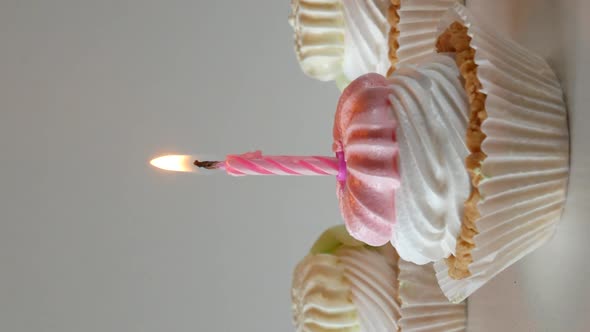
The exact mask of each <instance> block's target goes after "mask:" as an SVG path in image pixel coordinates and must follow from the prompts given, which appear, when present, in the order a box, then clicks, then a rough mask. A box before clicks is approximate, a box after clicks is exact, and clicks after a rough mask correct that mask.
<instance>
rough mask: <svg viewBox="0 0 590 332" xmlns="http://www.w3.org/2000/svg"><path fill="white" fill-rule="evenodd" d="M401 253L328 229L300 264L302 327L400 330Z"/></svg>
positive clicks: (296, 293) (296, 296)
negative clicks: (398, 263) (369, 245)
mask: <svg viewBox="0 0 590 332" xmlns="http://www.w3.org/2000/svg"><path fill="white" fill-rule="evenodd" d="M396 264H397V255H396V254H395V251H393V248H391V247H383V248H373V247H368V246H366V245H364V244H363V243H361V242H359V241H356V240H354V239H352V238H351V237H350V236H349V235H348V234H347V232H346V230H345V229H344V228H343V227H341V226H336V227H333V228H330V229H328V230H327V231H326V232H324V234H322V236H321V237H320V238H319V239H318V241H316V243H315V244H314V246H313V248H312V250H311V251H310V253H309V255H307V256H306V257H305V258H304V259H303V260H302V261H301V262H300V263H299V264H298V265H297V267H296V268H295V271H294V273H293V287H292V292H291V295H292V310H293V323H294V325H295V329H296V331H310V332H312V331H326V330H335V331H363V332H365V331H397V330H398V328H399V326H398V320H399V318H400V307H399V303H398V301H397V298H398V296H397V266H396Z"/></svg>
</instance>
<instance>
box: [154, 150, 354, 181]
mask: <svg viewBox="0 0 590 332" xmlns="http://www.w3.org/2000/svg"><path fill="white" fill-rule="evenodd" d="M150 163H151V164H152V165H153V166H155V167H158V168H160V169H164V170H168V171H176V172H191V173H198V172H199V171H200V170H208V171H211V170H213V171H215V170H219V171H225V172H226V173H227V174H228V175H233V176H244V175H298V176H302V175H332V176H337V177H338V179H339V180H343V179H344V178H345V177H346V164H345V162H344V157H343V155H342V153H337V154H336V157H325V156H264V155H262V152H260V151H256V152H249V153H244V154H240V155H228V156H227V157H226V158H225V160H222V161H203V160H199V159H198V157H196V156H190V155H167V156H162V157H158V158H155V159H153V160H152V161H151V162H150Z"/></svg>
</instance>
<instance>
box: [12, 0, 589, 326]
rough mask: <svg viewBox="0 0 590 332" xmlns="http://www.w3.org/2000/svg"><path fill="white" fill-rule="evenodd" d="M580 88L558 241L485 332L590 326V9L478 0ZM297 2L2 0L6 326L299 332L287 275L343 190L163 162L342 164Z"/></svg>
mask: <svg viewBox="0 0 590 332" xmlns="http://www.w3.org/2000/svg"><path fill="white" fill-rule="evenodd" d="M469 5H470V6H472V7H474V9H475V10H477V11H481V12H482V13H483V14H484V15H485V16H486V18H487V19H489V20H491V21H492V22H494V23H495V24H496V25H497V27H498V29H499V30H502V31H504V32H506V33H509V34H511V35H512V36H513V37H514V38H516V39H517V40H519V41H521V42H523V43H524V44H526V45H527V46H529V47H531V48H533V49H535V50H537V51H539V52H541V53H543V54H544V55H545V56H548V57H549V58H550V60H551V62H552V64H553V65H554V66H555V68H556V69H557V71H558V73H559V75H560V77H561V78H562V79H563V81H564V87H565V88H566V91H567V98H568V105H569V107H570V114H571V118H572V119H571V120H572V138H573V145H572V148H573V152H572V162H573V165H572V179H573V181H572V183H571V188H570V189H571V190H570V198H569V202H568V208H567V211H566V214H565V218H564V222H563V226H562V228H561V230H560V232H559V234H558V235H557V236H556V238H555V239H554V240H553V241H552V242H551V243H550V244H549V245H547V246H545V247H543V248H542V249H541V250H539V251H537V252H536V253H534V254H533V255H531V256H530V257H527V258H526V259H524V260H523V261H522V262H520V263H519V264H518V265H517V266H515V267H514V268H511V269H509V270H508V271H506V273H504V274H503V275H501V276H500V277H499V278H497V279H496V280H494V281H493V282H492V283H490V284H489V285H488V286H486V287H485V288H484V289H482V290H481V291H480V292H479V293H477V294H476V295H475V296H474V297H473V298H472V299H471V302H470V306H469V309H470V327H471V331H585V330H587V329H588V328H587V325H588V324H589V323H590V317H589V316H588V314H587V313H588V312H590V288H589V286H588V284H587V278H588V275H589V272H590V267H588V265H587V264H586V263H585V261H586V260H587V258H586V256H585V254H586V253H588V252H589V249H590V245H589V241H588V234H589V231H590V226H589V224H588V220H587V216H588V215H589V212H590V203H589V201H590V200H589V198H590V197H589V196H590V194H589V192H590V191H589V190H588V189H587V187H588V186H589V185H590V175H588V166H589V165H590V156H588V155H587V154H584V153H585V151H588V149H587V147H586V145H587V144H588V143H586V142H588V140H589V139H590V134H589V130H588V128H587V126H588V124H589V123H590V118H589V117H590V115H589V114H588V112H586V106H587V105H588V104H589V102H590V100H589V98H590V97H589V95H590V94H589V93H588V84H589V83H590V65H589V61H590V49H589V48H590V43H589V37H588V33H590V23H588V22H589V21H588V20H587V19H586V18H587V14H588V13H590V6H589V3H588V2H585V1H583V0H578V1H574V0H568V1H557V0H555V1H549V0H537V1H535V0H522V1H511V0H497V1H491V2H490V1H485V0H472V1H471V2H470V3H469ZM288 13H289V1H288V0H283V1H270V0H266V1H262V0H258V1H231V2H227V1H226V2H223V1H188V0H185V1H183V0H168V1H156V0H142V1H140V0H126V1H121V0H117V1H115V0H101V1H90V0H51V1H41V0H0V105H1V106H2V112H1V113H0V114H2V117H1V118H0V144H1V145H0V146H1V155H0V158H1V162H2V172H1V173H0V185H1V189H0V195H1V196H0V198H1V199H0V211H1V213H2V217H1V223H0V331H10V332H13V331H14V332H25V331H26V332H35V331H55V332H70V331H71V332H74V331H76V332H78V331H84V332H86V331H97V332H98V331H101V332H103V331H130V332H131V331H133V332H135V331H142V332H144V331H146V332H147V331H290V330H292V328H291V324H290V300H289V286H290V282H291V280H290V273H291V270H292V268H293V266H294V264H295V263H296V262H297V260H298V259H300V258H301V257H302V256H303V255H304V254H305V252H306V250H307V249H308V247H309V245H310V244H311V243H312V242H313V241H314V239H315V238H316V237H317V236H318V235H319V233H320V232H321V231H322V230H323V229H324V228H325V227H327V226H329V225H332V224H335V223H338V222H339V220H340V219H339V213H338V209H337V202H336V199H335V197H334V195H335V187H334V179H332V178H285V177H283V178H261V177H250V178H239V179H236V178H229V177H223V176H213V177H197V176H194V175H186V174H165V173H164V172H159V171H155V170H154V169H152V168H151V167H149V166H148V164H147V161H148V160H149V159H150V158H151V157H153V156H155V155H159V154H164V153H175V152H176V153H192V152H208V153H211V152H218V153H221V154H223V153H232V152H244V151H247V150H252V149H256V148H260V149H263V150H264V151H265V152H266V153H269V154H272V153H284V154H287V153H292V154H327V153H330V145H331V127H332V117H333V112H334V109H335V104H336V101H337V98H338V91H337V90H336V88H335V87H334V86H333V85H331V84H320V83H317V82H314V81H312V80H310V79H308V78H306V77H304V76H303V74H302V73H301V72H300V70H299V67H298V65H297V62H296V60H295V56H294V54H293V50H292V38H291V36H292V32H291V30H290V27H289V26H288V24H287V20H286V18H287V15H288Z"/></svg>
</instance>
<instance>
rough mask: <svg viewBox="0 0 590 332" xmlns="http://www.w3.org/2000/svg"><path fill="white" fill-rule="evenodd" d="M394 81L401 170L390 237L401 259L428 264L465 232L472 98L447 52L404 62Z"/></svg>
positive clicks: (451, 249)
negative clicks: (415, 62)
mask: <svg viewBox="0 0 590 332" xmlns="http://www.w3.org/2000/svg"><path fill="white" fill-rule="evenodd" d="M426 61H427V62H426ZM390 81H391V85H390V89H391V94H390V100H391V104H392V109H393V111H394V115H395V117H396V119H397V122H398V129H397V132H396V134H397V141H398V144H399V150H400V151H399V168H400V175H401V187H400V189H399V190H397V191H396V195H395V204H396V209H397V211H396V217H397V221H396V223H395V224H394V226H393V227H394V229H393V238H392V240H391V242H392V244H393V245H394V247H395V248H396V249H397V252H398V253H399V255H400V257H401V258H402V259H404V260H407V261H410V262H413V263H416V264H425V263H428V262H432V261H438V260H440V259H442V258H445V257H448V256H449V255H450V254H451V253H454V251H455V245H456V238H457V235H458V234H459V232H460V228H461V218H462V215H463V204H464V202H465V200H466V199H467V197H468V195H469V193H470V184H469V177H468V174H467V171H466V169H465V165H464V160H465V157H466V156H467V155H468V154H469V150H468V149H467V146H466V145H465V135H466V132H467V123H468V110H469V107H468V100H467V96H466V94H465V91H464V89H463V86H462V84H461V81H460V79H459V71H458V69H457V67H456V65H455V63H454V60H453V59H452V58H451V57H449V56H446V55H432V56H431V57H429V58H427V59H426V60H425V62H424V63H423V64H421V65H406V66H402V67H400V68H399V69H398V70H397V71H396V74H395V75H393V76H392V77H390Z"/></svg>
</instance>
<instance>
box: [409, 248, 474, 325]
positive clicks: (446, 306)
mask: <svg viewBox="0 0 590 332" xmlns="http://www.w3.org/2000/svg"><path fill="white" fill-rule="evenodd" d="M398 267H399V277H398V280H399V297H400V300H401V319H400V321H399V325H400V327H401V331H403V332H412V331H415V332H418V331H420V332H427V331H432V332H433V331H445V332H458V331H465V329H466V325H467V316H466V310H467V306H466V305H465V303H464V302H463V303H460V304H454V303H450V302H449V301H448V300H447V298H446V297H445V295H444V294H443V293H442V291H441V290H440V288H439V286H438V283H437V280H436V277H435V274H434V268H433V266H432V263H430V264H426V265H416V264H413V263H409V262H406V261H403V260H401V259H400V260H399V263H398Z"/></svg>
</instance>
